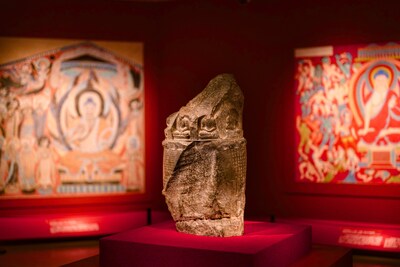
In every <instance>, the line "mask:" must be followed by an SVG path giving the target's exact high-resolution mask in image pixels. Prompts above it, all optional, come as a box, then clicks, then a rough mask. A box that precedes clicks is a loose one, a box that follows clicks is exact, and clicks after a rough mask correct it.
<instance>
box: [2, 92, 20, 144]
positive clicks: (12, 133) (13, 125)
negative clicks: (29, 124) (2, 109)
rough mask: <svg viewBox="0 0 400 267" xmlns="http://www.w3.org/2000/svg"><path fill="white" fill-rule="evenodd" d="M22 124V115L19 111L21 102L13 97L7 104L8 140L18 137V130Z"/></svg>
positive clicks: (6, 126)
mask: <svg viewBox="0 0 400 267" xmlns="http://www.w3.org/2000/svg"><path fill="white" fill-rule="evenodd" d="M20 123H21V113H20V110H19V101H18V100H17V99H16V98H15V97H13V98H11V100H10V101H9V102H8V103H7V114H6V118H5V133H6V139H7V140H10V139H11V138H13V137H18V128H19V124H20Z"/></svg>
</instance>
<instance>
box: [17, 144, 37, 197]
mask: <svg viewBox="0 0 400 267" xmlns="http://www.w3.org/2000/svg"><path fill="white" fill-rule="evenodd" d="M34 142H35V139H34V138H33V137H30V138H29V137H26V138H23V139H21V149H20V151H19V153H18V157H17V162H18V166H19V170H20V171H19V186H20V188H21V191H22V192H24V193H32V192H34V191H35V189H36V181H35V167H36V152H35V149H34Z"/></svg>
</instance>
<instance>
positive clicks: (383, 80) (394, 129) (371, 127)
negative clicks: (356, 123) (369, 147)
mask: <svg viewBox="0 0 400 267" xmlns="http://www.w3.org/2000/svg"><path fill="white" fill-rule="evenodd" d="M389 83H390V81H389V72H388V71H387V70H385V69H380V70H379V71H377V72H376V73H375V74H374V76H373V92H372V93H371V95H370V96H369V97H368V98H367V101H366V104H365V107H364V125H363V128H361V129H359V130H358V135H359V136H361V139H362V140H363V141H364V142H365V143H367V144H378V145H379V144H381V142H379V143H378V141H381V140H382V141H383V144H387V143H390V142H392V143H397V142H399V141H400V105H399V98H398V95H397V94H396V93H395V92H394V91H393V90H390V89H389Z"/></svg>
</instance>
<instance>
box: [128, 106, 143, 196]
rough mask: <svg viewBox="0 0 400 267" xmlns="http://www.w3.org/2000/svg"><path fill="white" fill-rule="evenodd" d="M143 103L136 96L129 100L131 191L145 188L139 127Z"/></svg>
mask: <svg viewBox="0 0 400 267" xmlns="http://www.w3.org/2000/svg"><path fill="white" fill-rule="evenodd" d="M142 108H143V104H142V103H141V101H140V99H138V98H134V99H132V100H131V101H130V102H129V110H130V113H129V115H128V117H127V121H126V123H128V122H129V123H130V125H129V127H128V129H127V131H128V139H127V140H128V142H127V151H126V155H127V168H126V171H127V189H128V190H131V191H136V190H141V189H143V186H144V185H143V182H144V164H143V159H142V154H143V153H142V151H143V148H142V144H141V141H140V140H143V139H142V132H141V129H140V127H139V125H141V124H140V122H139V120H140V114H141V110H142Z"/></svg>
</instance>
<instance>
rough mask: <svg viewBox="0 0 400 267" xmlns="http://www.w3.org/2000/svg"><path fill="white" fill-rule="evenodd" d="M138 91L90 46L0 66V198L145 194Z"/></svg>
mask: <svg viewBox="0 0 400 267" xmlns="http://www.w3.org/2000/svg"><path fill="white" fill-rule="evenodd" d="M143 88H144V87H143V69H142V66H141V65H140V64H139V63H137V62H135V61H134V60H132V59H129V58H124V57H122V56H120V55H119V54H117V53H115V52H113V51H110V50H107V49H105V48H103V47H101V46H99V45H97V44H95V43H92V42H84V43H76V44H72V45H67V46H64V47H60V48H58V49H53V50H51V51H47V52H43V53H40V54H34V55H31V56H29V57H25V58H21V59H17V60H14V61H12V62H7V63H4V64H2V65H0V147H1V150H0V175H1V177H0V193H1V194H0V198H1V197H10V196H11V197H31V196H38V195H39V196H54V195H71V194H72V195H82V194H113V193H123V192H130V191H132V192H143V191H144V188H145V173H144V92H143Z"/></svg>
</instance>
